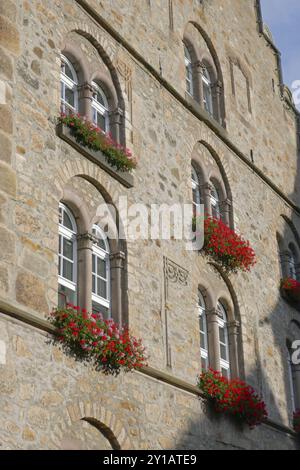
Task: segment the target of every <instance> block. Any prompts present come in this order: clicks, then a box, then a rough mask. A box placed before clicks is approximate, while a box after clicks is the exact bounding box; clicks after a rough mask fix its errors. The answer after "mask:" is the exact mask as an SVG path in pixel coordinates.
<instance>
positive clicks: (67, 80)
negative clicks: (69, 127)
mask: <svg viewBox="0 0 300 470" xmlns="http://www.w3.org/2000/svg"><path fill="white" fill-rule="evenodd" d="M60 83H61V112H62V113H66V114H72V113H76V112H77V111H78V79H77V75H76V72H75V70H74V67H73V65H72V64H71V62H70V61H69V60H68V59H67V58H66V57H65V56H64V55H62V56H61V73H60Z"/></svg>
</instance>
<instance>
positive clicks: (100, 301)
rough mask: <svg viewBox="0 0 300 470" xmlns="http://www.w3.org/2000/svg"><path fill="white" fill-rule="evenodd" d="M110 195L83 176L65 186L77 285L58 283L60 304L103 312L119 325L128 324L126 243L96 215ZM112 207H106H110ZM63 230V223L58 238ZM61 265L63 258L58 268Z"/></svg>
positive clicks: (61, 205) (60, 225) (62, 204)
mask: <svg viewBox="0 0 300 470" xmlns="http://www.w3.org/2000/svg"><path fill="white" fill-rule="evenodd" d="M89 193H90V195H89ZM84 196H88V198H89V201H88V200H87V199H83V197H84ZM107 197H109V196H108V195H107V194H106V193H105V192H104V194H102V193H101V192H100V188H98V187H97V186H94V185H93V184H92V183H91V182H90V181H89V180H86V179H85V178H84V177H82V176H74V177H72V178H71V179H70V181H69V182H68V184H67V185H66V187H65V188H64V191H63V199H62V202H61V203H60V207H66V210H67V211H68V214H69V213H70V214H72V227H74V229H72V233H71V235H72V243H73V252H74V256H73V259H72V260H74V263H73V268H74V272H76V279H75V278H74V279H71V281H72V282H73V284H74V287H73V284H72V285H71V286H69V284H68V283H67V282H68V279H67V280H66V282H59V296H60V299H59V306H61V307H62V306H65V305H66V304H67V303H72V304H77V305H79V306H80V307H82V308H86V309H87V310H88V311H89V312H92V311H94V312H100V313H102V314H103V316H104V317H106V318H113V319H114V320H115V321H116V322H117V323H119V324H127V323H128V308H127V275H126V244H125V242H124V240H119V238H118V235H117V233H116V235H114V236H112V239H109V238H108V237H107V236H106V233H105V231H104V230H105V228H106V227H103V224H102V222H101V218H99V216H97V215H96V214H97V209H98V207H99V206H101V205H102V204H105V203H107V202H108V203H109V204H112V201H111V200H107V199H106V198H107ZM110 207H112V206H107V208H108V209H109V210H110ZM106 222H107V221H106ZM62 230H66V229H65V228H64V227H63V224H62V223H61V222H60V224H59V227H58V231H59V237H61V232H62ZM69 238H71V236H70V237H69ZM60 246H61V239H60ZM60 250H61V248H60ZM61 251H62V250H61ZM60 266H61V261H60V262H59V269H61V268H60ZM60 274H61V273H60V272H59V281H60ZM61 286H62V287H61ZM65 287H69V289H70V290H71V294H73V295H69V294H70V293H69V291H67V294H68V295H64V296H62V295H61V293H65Z"/></svg>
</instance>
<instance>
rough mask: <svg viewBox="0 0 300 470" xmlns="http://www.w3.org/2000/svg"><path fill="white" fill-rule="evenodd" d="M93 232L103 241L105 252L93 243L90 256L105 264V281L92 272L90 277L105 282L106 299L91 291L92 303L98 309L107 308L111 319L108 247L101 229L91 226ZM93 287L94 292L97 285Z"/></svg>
mask: <svg viewBox="0 0 300 470" xmlns="http://www.w3.org/2000/svg"><path fill="white" fill-rule="evenodd" d="M94 231H96V236H98V237H99V238H101V239H102V240H103V242H104V244H105V250H104V249H102V248H100V247H99V246H98V245H96V244H95V243H94V244H93V247H92V255H94V256H96V258H100V259H102V260H104V261H105V262H106V279H104V278H102V277H101V276H99V275H98V274H96V273H94V272H93V271H92V276H96V278H97V277H98V278H100V279H102V280H103V281H105V282H106V294H107V298H104V297H101V296H99V295H97V294H95V293H94V292H93V290H92V302H94V303H96V304H97V305H99V306H100V307H105V308H107V309H108V312H109V317H111V280H110V259H109V255H110V249H109V245H108V242H107V238H106V236H105V235H104V233H103V231H102V230H101V228H100V227H99V226H98V225H93V232H94ZM96 265H97V263H95V266H96ZM96 283H97V279H96ZM95 286H96V291H97V284H95Z"/></svg>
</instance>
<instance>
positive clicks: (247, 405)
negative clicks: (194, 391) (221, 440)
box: [198, 369, 268, 428]
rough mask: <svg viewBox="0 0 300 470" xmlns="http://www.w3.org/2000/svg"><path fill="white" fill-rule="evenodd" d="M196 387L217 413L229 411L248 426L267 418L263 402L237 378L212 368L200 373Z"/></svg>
mask: <svg viewBox="0 0 300 470" xmlns="http://www.w3.org/2000/svg"><path fill="white" fill-rule="evenodd" d="M198 387H199V388H200V389H201V390H202V392H203V393H204V395H205V396H206V397H207V398H209V399H212V400H213V402H214V404H215V409H216V411H217V412H218V413H221V412H223V413H230V414H233V415H234V416H237V417H238V418H239V419H241V420H243V421H245V422H246V423H247V424H248V425H249V426H250V428H254V427H255V426H258V425H260V424H261V423H262V422H263V420H264V419H266V418H267V416H268V413H267V410H266V405H265V403H264V402H263V401H262V400H261V399H260V398H259V396H258V395H257V393H256V392H255V390H254V389H253V388H252V387H251V386H250V385H247V384H246V383H245V382H243V381H242V380H239V379H233V380H228V379H227V378H225V377H223V376H222V375H221V374H220V373H219V372H216V371H214V370H212V369H209V370H208V371H205V372H204V373H203V374H201V375H200V377H199V380H198Z"/></svg>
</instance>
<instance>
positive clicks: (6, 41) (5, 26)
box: [0, 2, 21, 55]
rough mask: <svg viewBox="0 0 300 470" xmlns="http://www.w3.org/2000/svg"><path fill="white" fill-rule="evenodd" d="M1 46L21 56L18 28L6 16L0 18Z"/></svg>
mask: <svg viewBox="0 0 300 470" xmlns="http://www.w3.org/2000/svg"><path fill="white" fill-rule="evenodd" d="M5 3H6V2H5ZM0 44H1V45H2V46H3V47H5V48H7V49H8V50H9V51H10V52H12V53H13V54H15V55H19V54H20V50H21V48H20V34H19V31H18V30H17V28H16V26H15V25H14V24H13V23H12V22H11V21H10V20H8V19H7V18H5V17H4V16H0Z"/></svg>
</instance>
